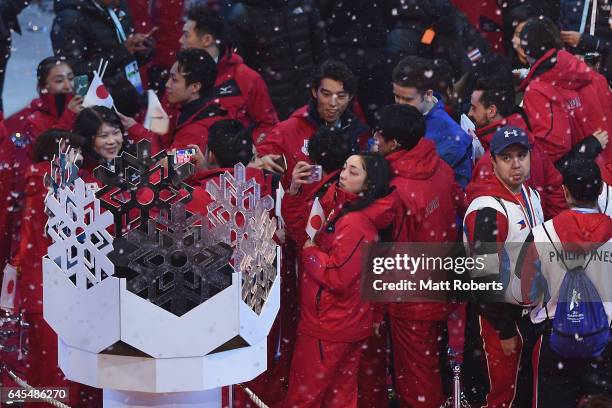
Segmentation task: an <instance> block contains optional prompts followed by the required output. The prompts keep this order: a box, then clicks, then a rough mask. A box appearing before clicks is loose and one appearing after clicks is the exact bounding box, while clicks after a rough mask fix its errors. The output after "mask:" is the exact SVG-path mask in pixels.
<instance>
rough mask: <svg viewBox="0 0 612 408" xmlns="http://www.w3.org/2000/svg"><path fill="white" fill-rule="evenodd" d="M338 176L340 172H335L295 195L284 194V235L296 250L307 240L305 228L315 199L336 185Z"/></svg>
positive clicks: (305, 185)
mask: <svg viewBox="0 0 612 408" xmlns="http://www.w3.org/2000/svg"><path fill="white" fill-rule="evenodd" d="M339 174H340V170H336V171H334V172H332V173H330V174H328V175H326V176H325V177H323V178H322V179H321V181H319V182H318V183H312V184H304V185H303V186H302V188H301V189H300V192H299V193H298V194H296V195H289V194H288V193H285V196H284V197H283V201H282V203H281V214H282V216H283V220H284V221H285V233H286V234H287V236H288V237H289V238H291V240H292V241H293V242H294V243H295V246H296V248H302V247H303V246H304V243H305V242H306V241H307V240H308V235H307V234H306V226H307V224H308V217H309V216H310V210H311V209H312V204H313V203H314V200H315V198H316V197H319V199H320V198H321V197H322V196H323V195H324V194H325V193H326V192H327V189H328V188H329V187H330V186H331V185H333V184H335V183H337V181H338V176H339Z"/></svg>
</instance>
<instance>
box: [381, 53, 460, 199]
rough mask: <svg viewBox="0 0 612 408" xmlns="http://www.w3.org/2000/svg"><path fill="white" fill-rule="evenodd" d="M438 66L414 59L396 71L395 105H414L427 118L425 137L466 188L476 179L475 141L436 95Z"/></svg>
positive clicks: (401, 63)
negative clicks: (471, 179) (473, 147)
mask: <svg viewBox="0 0 612 408" xmlns="http://www.w3.org/2000/svg"><path fill="white" fill-rule="evenodd" d="M434 69H435V67H434V62H433V61H429V60H427V59H424V58H421V57H416V56H411V57H406V58H404V59H403V60H402V61H400V62H399V64H397V66H396V67H395V68H394V69H393V73H392V82H393V94H394V96H395V103H399V104H404V105H412V106H414V107H415V108H417V109H418V110H419V112H421V114H422V115H423V116H424V117H425V137H426V138H427V139H430V140H432V141H433V142H434V143H435V144H436V150H437V151H438V154H439V155H440V157H441V158H442V160H444V161H445V162H446V163H448V164H449V165H450V166H451V167H452V168H453V171H454V172H455V180H456V181H457V182H458V183H459V185H461V187H462V188H465V187H466V186H467V184H468V182H469V181H470V178H471V175H472V138H471V137H470V135H468V134H467V133H465V131H463V129H461V127H460V126H459V125H458V124H457V123H456V122H454V121H453V119H452V118H451V117H450V116H449V115H448V113H446V111H445V110H444V103H443V102H442V101H441V100H438V98H439V96H435V95H434V91H433V89H434V88H435V87H434V86H433V84H432V81H431V79H432V77H434Z"/></svg>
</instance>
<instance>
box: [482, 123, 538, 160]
mask: <svg viewBox="0 0 612 408" xmlns="http://www.w3.org/2000/svg"><path fill="white" fill-rule="evenodd" d="M513 144H518V145H521V146H523V147H525V148H526V149H530V148H531V146H530V145H529V138H528V137H527V133H525V131H524V130H523V129H520V128H517V127H514V126H504V127H503V128H500V129H499V130H498V131H497V132H495V134H494V135H493V139H491V152H493V154H500V153H501V152H503V151H504V150H505V149H506V148H507V147H508V146H511V145H513Z"/></svg>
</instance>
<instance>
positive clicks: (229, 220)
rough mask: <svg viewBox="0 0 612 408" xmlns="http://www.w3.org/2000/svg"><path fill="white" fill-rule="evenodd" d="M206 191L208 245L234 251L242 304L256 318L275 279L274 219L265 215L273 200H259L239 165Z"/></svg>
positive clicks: (257, 190)
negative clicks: (208, 198) (209, 199)
mask: <svg viewBox="0 0 612 408" xmlns="http://www.w3.org/2000/svg"><path fill="white" fill-rule="evenodd" d="M206 191H207V192H208V193H209V194H210V196H211V197H212V198H213V199H214V201H213V202H212V203H210V204H209V205H208V208H207V209H208V221H209V226H210V233H209V236H208V242H225V243H227V244H229V245H231V246H232V247H234V248H236V249H235V252H234V257H233V264H234V268H235V269H236V271H237V272H240V273H241V274H242V300H243V301H244V302H246V304H247V305H249V307H251V308H252V309H253V310H254V311H255V313H257V314H259V313H261V309H262V307H263V305H264V304H265V301H266V299H267V297H268V293H269V291H270V288H271V286H272V283H273V282H274V280H275V279H276V267H275V265H274V258H275V256H276V244H275V243H274V241H273V239H272V237H273V236H274V232H275V231H276V219H275V218H270V214H269V211H270V210H271V209H272V208H274V200H273V199H272V197H270V196H269V195H267V196H264V197H262V196H261V186H260V185H259V184H258V183H257V182H256V180H255V179H254V178H250V179H248V180H247V178H246V168H245V167H244V165H243V164H241V163H239V164H236V165H235V166H234V174H231V173H229V172H225V173H223V174H221V176H220V178H219V184H217V183H215V182H214V181H209V182H208V183H207V185H206Z"/></svg>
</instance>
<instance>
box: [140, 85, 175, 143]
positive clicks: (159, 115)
mask: <svg viewBox="0 0 612 408" xmlns="http://www.w3.org/2000/svg"><path fill="white" fill-rule="evenodd" d="M147 97H148V100H149V104H148V106H147V115H146V116H145V120H144V128H145V129H149V130H152V131H153V132H155V133H157V134H160V135H165V134H166V133H167V132H168V127H169V126H170V119H169V118H168V114H167V113H166V111H165V110H164V108H162V105H161V103H160V102H159V99H158V98H157V95H155V92H153V91H152V90H151V89H149V91H148V92H147Z"/></svg>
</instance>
